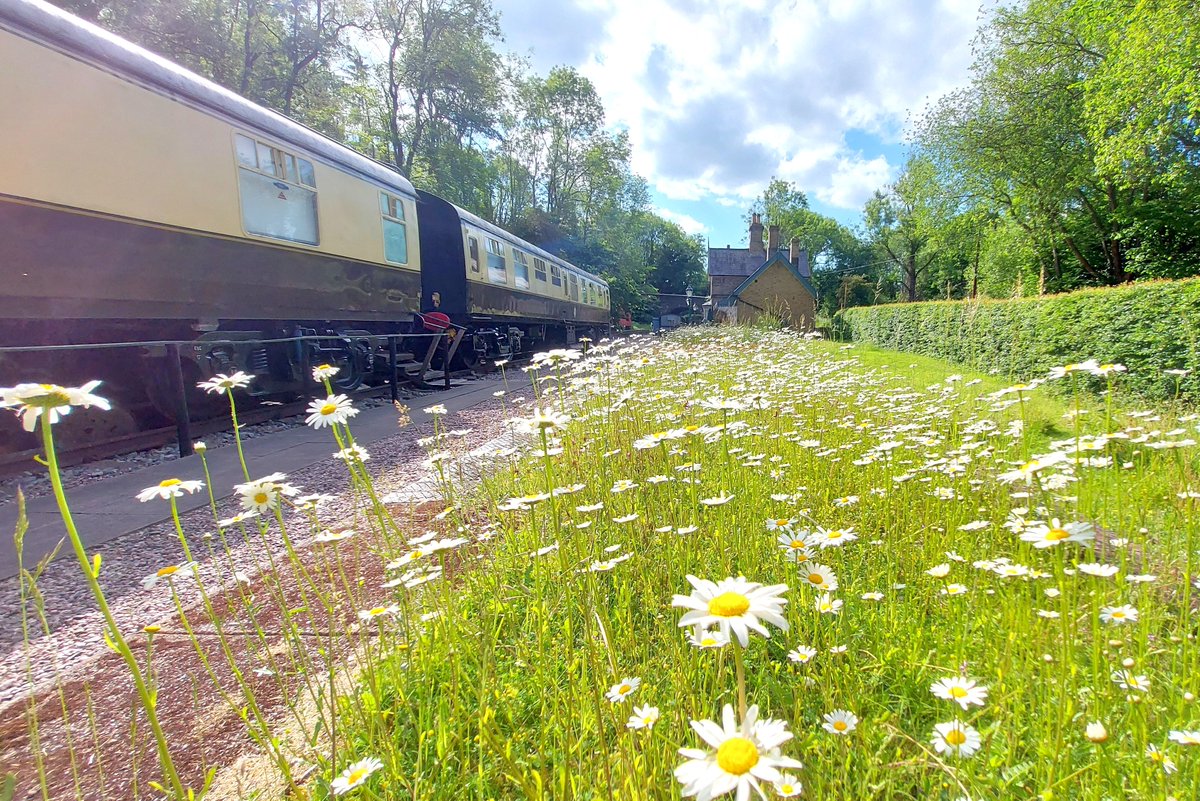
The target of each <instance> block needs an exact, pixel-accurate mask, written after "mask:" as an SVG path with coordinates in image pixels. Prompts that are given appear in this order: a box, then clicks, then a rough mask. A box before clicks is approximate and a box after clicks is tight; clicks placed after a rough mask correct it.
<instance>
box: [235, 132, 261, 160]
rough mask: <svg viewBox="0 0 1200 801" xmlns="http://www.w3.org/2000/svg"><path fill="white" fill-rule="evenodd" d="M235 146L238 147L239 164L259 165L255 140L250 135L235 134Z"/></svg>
mask: <svg viewBox="0 0 1200 801" xmlns="http://www.w3.org/2000/svg"><path fill="white" fill-rule="evenodd" d="M233 142H234V146H235V147H236V148H237V159H238V163H239V164H244V165H245V166H247V167H257V166H258V154H257V153H256V151H255V145H254V140H253V139H251V138H250V137H248V136H242V135H241V134H235V135H234V137H233Z"/></svg>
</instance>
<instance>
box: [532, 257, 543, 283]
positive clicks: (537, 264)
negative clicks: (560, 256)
mask: <svg viewBox="0 0 1200 801" xmlns="http://www.w3.org/2000/svg"><path fill="white" fill-rule="evenodd" d="M533 280H534V281H541V282H542V283H543V284H544V283H546V262H545V261H543V260H542V259H539V258H538V257H537V256H534V257H533Z"/></svg>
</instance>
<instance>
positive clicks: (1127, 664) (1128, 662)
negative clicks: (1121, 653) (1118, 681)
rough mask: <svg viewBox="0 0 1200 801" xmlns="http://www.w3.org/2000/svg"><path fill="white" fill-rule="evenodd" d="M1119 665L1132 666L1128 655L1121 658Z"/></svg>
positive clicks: (1131, 660)
mask: <svg viewBox="0 0 1200 801" xmlns="http://www.w3.org/2000/svg"><path fill="white" fill-rule="evenodd" d="M1121 666H1122V667H1127V668H1131V667H1133V659H1132V658H1130V657H1128V656H1127V657H1125V658H1124V659H1122V660H1121Z"/></svg>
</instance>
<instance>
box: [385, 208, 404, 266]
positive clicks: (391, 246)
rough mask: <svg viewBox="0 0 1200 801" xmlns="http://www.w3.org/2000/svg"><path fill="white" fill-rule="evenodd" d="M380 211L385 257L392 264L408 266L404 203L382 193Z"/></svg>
mask: <svg viewBox="0 0 1200 801" xmlns="http://www.w3.org/2000/svg"><path fill="white" fill-rule="evenodd" d="M379 211H380V213H381V214H382V215H383V257H384V258H385V259H387V260H388V261H390V262H391V263H392V264H408V228H407V227H406V226H405V224H404V201H402V200H400V198H398V197H395V196H393V195H389V194H388V193H387V192H380V193H379Z"/></svg>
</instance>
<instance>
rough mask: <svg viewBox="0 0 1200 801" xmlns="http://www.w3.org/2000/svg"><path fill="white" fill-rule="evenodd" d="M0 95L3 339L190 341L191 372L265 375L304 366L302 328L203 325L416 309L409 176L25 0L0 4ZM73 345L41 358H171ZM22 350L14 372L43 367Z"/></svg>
mask: <svg viewBox="0 0 1200 801" xmlns="http://www.w3.org/2000/svg"><path fill="white" fill-rule="evenodd" d="M0 103H2V104H3V108H4V112H3V117H4V120H5V122H4V125H3V127H2V128H0V146H2V147H3V153H4V156H3V158H0V278H2V281H3V289H2V290H0V343H2V344H4V345H31V344H39V343H80V342H105V341H129V340H147V339H151V340H153V339H180V340H189V339H196V340H197V344H196V346H195V347H194V348H188V349H187V355H188V357H189V359H188V362H187V364H186V365H185V366H187V367H189V368H190V370H189V373H191V377H193V378H197V377H200V376H203V375H205V374H211V373H214V372H226V371H228V370H230V369H245V370H247V371H249V372H252V373H255V374H256V375H258V376H259V377H260V378H259V379H258V380H257V381H256V382H255V385H254V386H253V389H255V390H257V391H260V392H270V391H272V390H273V389H275V388H277V387H279V386H285V385H288V384H290V383H294V380H295V377H296V376H295V373H296V368H297V364H296V362H297V360H296V359H295V358H293V357H294V355H295V354H294V351H295V349H296V347H297V346H296V345H295V343H289V344H288V345H279V346H277V347H275V348H274V349H272V347H263V346H254V347H249V346H247V347H246V348H238V347H232V348H230V347H228V346H225V347H214V348H206V347H205V346H204V344H203V342H204V341H205V340H206V339H207V340H210V341H211V340H218V339H220V340H229V339H261V338H268V337H271V336H275V337H278V336H292V335H295V334H296V333H298V332H300V331H303V332H306V333H307V332H319V333H321V334H324V333H327V332H328V333H330V334H332V335H335V336H334V339H333V340H331V341H332V342H334V343H337V342H338V341H339V340H341V341H344V342H348V343H349V342H351V340H350V339H346V338H344V337H339V336H337V335H340V334H347V332H349V333H350V336H353V335H356V334H357V333H368V332H370V333H393V332H397V331H400V330H407V328H408V327H409V326H410V325H411V323H412V320H413V313H414V312H415V311H417V310H418V307H419V303H420V282H421V274H420V262H421V254H420V246H419V238H418V237H417V236H416V232H415V216H416V192H415V190H414V189H413V187H412V185H411V184H410V183H409V182H408V181H407V180H406V179H405V178H404V177H403V176H401V175H399V174H398V173H396V172H394V171H392V170H389V169H387V168H386V167H385V166H383V165H381V164H379V163H376V162H374V161H372V160H370V159H367V158H365V157H363V156H360V155H358V154H356V153H355V152H353V151H351V150H349V149H348V148H345V147H343V146H341V145H339V144H337V143H336V142H333V141H332V140H330V139H328V138H326V137H324V136H322V135H320V134H318V133H316V132H315V131H312V130H310V129H308V128H306V127H304V126H302V125H300V124H298V123H296V122H293V121H292V120H290V119H288V118H286V117H284V116H282V115H280V114H276V113H274V112H272V111H269V110H267V109H264V108H262V107H260V106H258V105H255V104H254V103H251V102H249V101H247V100H245V99H243V98H241V97H239V96H238V95H236V94H234V93H232V92H230V91H228V90H226V89H223V88H221V87H220V86H217V85H216V84H213V83H211V82H209V81H206V80H204V79H203V78H200V77H199V76H197V75H194V74H192V73H190V72H188V71H187V70H184V69H182V68H180V67H178V66H176V65H174V64H172V63H170V62H168V61H166V60H164V59H162V58H159V57H157V56H155V55H153V54H151V53H149V52H147V51H145V50H143V49H141V48H139V47H137V46H135V45H132V44H130V43H129V42H126V41H124V40H122V39H120V38H119V37H116V36H114V35H112V34H109V33H107V32H105V31H103V30H101V29H99V28H97V27H95V26H92V25H90V24H87V23H85V22H82V21H80V20H78V19H76V18H74V17H72V16H70V15H69V14H66V13H64V12H62V11H60V10H58V9H56V8H54V7H52V6H49V5H46V4H44V3H41V2H35V1H34V0H3V2H0ZM335 347H336V344H335ZM346 347H348V348H351V349H352V348H353V346H352V345H347V346H346ZM289 348H290V349H291V351H290V352H289V350H288V349H289ZM73 353H74V354H75V355H73V356H71V357H70V358H68V357H66V356H63V355H59V356H58V357H56V360H55V362H54V363H51V364H46V361H45V359H44V358H43V359H40V360H39V361H38V363H37V365H38V366H41V367H42V369H44V370H45V371H47V372H48V373H50V374H48V375H46V376H45V378H53V379H55V380H58V381H64V382H65V381H69V380H78V379H83V378H86V377H93V378H94V377H97V375H96V373H97V370H100V372H101V373H102V375H101V377H104V378H109V379H115V378H123V379H124V380H122V381H117V382H116V383H119V384H121V385H123V386H125V387H129V386H130V385H134V386H136V385H137V384H138V382H137V381H130V379H131V378H132V379H136V378H137V377H138V376H132V375H129V374H128V372H129V371H131V370H134V369H140V370H141V371H142V372H143V375H142V376H141V378H142V379H143V380H142V382H141V383H142V384H143V385H144V384H146V383H153V380H154V374H155V373H156V372H161V371H156V370H154V369H146V367H147V365H146V362H145V360H140V362H139V360H138V359H135V358H129V353H128V352H125V353H124V354H123V356H124V357H123V358H119V359H113V358H112V355H113V354H112V352H108V353H103V354H97V353H96V352H85V353H80V352H73ZM97 358H103V359H104V363H103V364H102V365H97V364H96V360H97ZM13 359H14V357H12V356H11V355H10V356H9V357H8V369H5V370H4V372H5V376H4V379H5V380H9V381H11V380H15V379H17V378H34V377H39V378H40V377H41V376H32V375H28V374H23V375H21V376H18V375H15V374H13V375H9V373H15V372H16V371H17V370H18V369H23V368H24V367H25V366H26V365H21V364H19V363H18V364H16V366H14V362H13ZM73 362H74V363H73ZM139 363H140V364H141V367H140V368H138V367H137V365H138V364H139ZM32 369H37V366H34V367H33V368H32ZM119 371H125V372H126V373H127V374H126V375H124V376H117V375H114V372H119ZM73 372H79V373H80V375H78V376H75V375H72V373H73Z"/></svg>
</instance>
